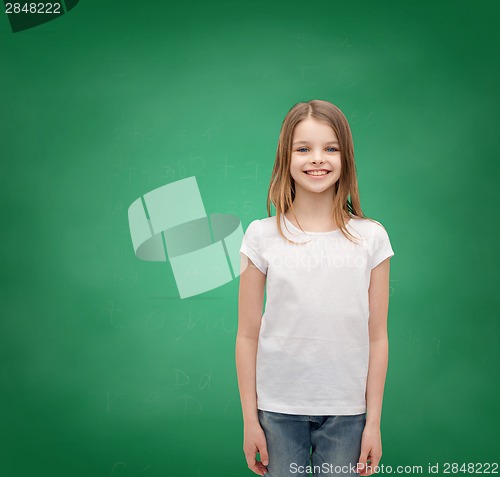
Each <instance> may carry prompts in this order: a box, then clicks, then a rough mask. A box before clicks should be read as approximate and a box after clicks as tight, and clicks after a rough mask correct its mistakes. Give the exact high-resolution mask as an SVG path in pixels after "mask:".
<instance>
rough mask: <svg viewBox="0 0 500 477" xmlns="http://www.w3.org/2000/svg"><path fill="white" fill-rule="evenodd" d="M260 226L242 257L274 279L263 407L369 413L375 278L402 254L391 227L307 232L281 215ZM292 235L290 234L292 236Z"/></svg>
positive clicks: (264, 343)
mask: <svg viewBox="0 0 500 477" xmlns="http://www.w3.org/2000/svg"><path fill="white" fill-rule="evenodd" d="M281 224H282V230H283V233H284V234H285V236H287V237H289V238H290V239H291V240H293V241H295V242H308V243H306V244H303V245H294V244H290V243H289V242H287V241H286V240H285V239H284V238H283V237H282V236H281V235H280V234H279V232H278V227H277V224H276V217H275V216H273V217H266V218H264V219H260V220H254V221H253V222H252V223H251V224H250V225H249V226H248V228H247V230H246V232H245V236H244V238H243V241H242V245H241V248H240V252H242V253H243V254H245V255H246V256H247V257H249V258H250V259H251V260H252V262H253V263H254V264H255V266H256V267H257V268H259V270H261V271H262V272H263V273H266V274H267V280H266V304H265V311H264V314H263V316H262V322H261V328H260V334H259V341H258V350H257V362H256V387H257V407H258V409H261V410H264V411H273V412H280V413H287V414H304V415H353V414H362V413H364V412H366V396H365V392H366V379H367V374H368V359H369V334H368V318H369V301H368V288H369V285H370V272H371V270H372V269H373V268H374V267H376V266H377V265H378V264H380V263H381V262H382V261H383V260H385V259H386V258H388V257H392V256H393V255H394V252H393V250H392V247H391V243H390V241H389V236H388V234H387V232H386V230H385V228H383V226H381V225H379V224H377V223H374V222H372V221H370V220H368V219H358V218H351V219H350V221H349V222H348V224H347V228H348V230H349V231H350V232H351V233H352V234H353V235H354V236H355V237H359V238H361V239H362V241H359V240H358V241H359V242H360V244H359V245H357V244H354V243H352V242H351V241H349V240H348V239H347V238H346V237H345V236H344V235H343V233H342V232H341V231H340V230H335V231H332V232H307V235H304V233H303V232H302V231H301V230H300V229H299V228H297V227H295V226H294V225H293V224H292V223H291V222H290V221H289V220H288V219H287V218H285V216H281ZM287 228H288V230H287Z"/></svg>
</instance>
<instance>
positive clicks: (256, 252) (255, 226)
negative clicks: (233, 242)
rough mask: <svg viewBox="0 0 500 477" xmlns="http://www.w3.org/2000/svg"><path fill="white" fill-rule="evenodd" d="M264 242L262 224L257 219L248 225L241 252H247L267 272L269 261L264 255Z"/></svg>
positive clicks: (261, 269) (256, 264)
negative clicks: (267, 261)
mask: <svg viewBox="0 0 500 477" xmlns="http://www.w3.org/2000/svg"><path fill="white" fill-rule="evenodd" d="M262 243H263V242H262V237H261V225H260V221H259V220H258V219H257V220H254V221H253V222H251V223H250V225H249V226H248V227H247V230H246V232H245V235H244V236H243V241H242V243H241V248H240V252H241V253H243V254H245V255H246V256H247V257H248V258H249V259H250V260H251V261H252V262H253V263H254V264H255V266H256V267H257V268H258V269H259V270H260V271H261V272H262V273H264V274H267V263H266V260H265V259H264V257H263V255H262V253H263V250H262Z"/></svg>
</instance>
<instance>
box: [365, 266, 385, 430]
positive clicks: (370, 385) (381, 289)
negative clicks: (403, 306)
mask: <svg viewBox="0 0 500 477" xmlns="http://www.w3.org/2000/svg"><path fill="white" fill-rule="evenodd" d="M389 262H390V259H386V260H384V261H383V262H382V263H381V264H379V265H378V266H377V267H375V268H374V269H373V270H372V272H371V278H370V288H369V290H368V296H369V303H370V319H369V322H368V328H369V334H370V358H369V367H368V378H367V383H366V423H367V424H368V425H369V424H374V425H377V426H380V419H381V415H382V399H383V395H384V385H385V378H386V374H387V364H388V358H389V340H388V336H387V313H388V310H389V269H390V263H389Z"/></svg>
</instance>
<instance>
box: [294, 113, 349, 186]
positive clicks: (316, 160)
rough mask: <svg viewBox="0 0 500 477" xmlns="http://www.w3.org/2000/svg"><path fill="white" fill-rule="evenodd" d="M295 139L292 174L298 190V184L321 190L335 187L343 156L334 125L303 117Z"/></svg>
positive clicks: (296, 130) (295, 132) (296, 128)
mask: <svg viewBox="0 0 500 477" xmlns="http://www.w3.org/2000/svg"><path fill="white" fill-rule="evenodd" d="M292 143H293V144H292V157H291V163H290V174H291V175H292V177H293V179H294V181H295V191H296V193H297V191H298V189H299V188H302V189H305V190H306V191H309V192H317V193H319V192H324V191H325V190H327V189H329V188H330V187H333V186H334V185H335V183H336V182H337V181H338V180H339V178H340V168H341V160H340V150H339V142H338V138H337V135H336V134H335V132H334V131H333V129H332V128H331V126H329V125H328V124H327V123H324V122H321V121H318V120H316V119H313V118H308V119H304V120H303V121H301V122H300V123H298V124H297V126H296V127H295V131H294V134H293V140H292ZM306 171H319V173H320V174H322V175H312V174H307V173H306ZM325 171H328V172H326V174H324V172H325ZM316 174H317V173H316Z"/></svg>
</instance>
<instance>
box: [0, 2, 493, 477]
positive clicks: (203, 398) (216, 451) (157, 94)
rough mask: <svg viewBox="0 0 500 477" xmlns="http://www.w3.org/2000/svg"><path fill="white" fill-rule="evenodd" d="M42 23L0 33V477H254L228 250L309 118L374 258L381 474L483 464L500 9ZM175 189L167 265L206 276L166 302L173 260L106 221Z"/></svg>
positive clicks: (80, 17)
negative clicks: (384, 262)
mask: <svg viewBox="0 0 500 477" xmlns="http://www.w3.org/2000/svg"><path fill="white" fill-rule="evenodd" d="M57 3H59V4H60V5H61V9H62V13H61V14H59V15H52V16H53V17H52V18H49V19H47V18H41V17H40V18H34V17H33V18H24V19H23V18H20V17H18V18H13V17H12V15H15V14H7V13H5V11H4V14H3V15H2V17H1V18H0V92H1V98H2V100H1V108H0V115H1V127H0V157H1V161H2V162H1V163H2V171H1V175H0V178H1V179H0V180H1V189H0V190H1V197H2V204H3V207H2V212H1V213H2V247H1V257H2V287H1V290H2V296H1V303H2V308H1V321H0V325H1V328H0V340H1V341H0V378H1V379H0V386H1V389H0V396H1V397H0V475H1V476H6V477H28V476H29V477H33V476H37V477H45V476H50V477H68V476H71V477H80V476H85V477H87V476H89V477H131V476H144V477H148V476H150V477H160V476H162V477H163V476H170V475H176V476H181V475H182V476H184V477H211V476H221V475H222V476H226V475H227V476H232V477H234V476H246V475H248V476H249V475H253V474H252V473H251V471H250V470H249V469H248V468H247V466H246V461H245V458H244V455H243V451H242V444H243V423H242V414H241V408H240V402H239V395H238V387H237V380H236V369H235V362H234V347H235V337H236V327H237V294H238V284H239V276H238V273H237V270H235V268H234V265H235V264H234V262H233V261H231V253H230V250H233V249H234V246H235V244H237V243H238V239H239V237H240V235H238V234H241V233H242V232H243V231H244V230H245V229H246V227H247V226H248V224H249V223H250V222H251V221H252V220H254V219H256V218H262V217H265V216H266V215H267V214H266V197H267V189H268V186H269V178H270V174H271V170H272V166H273V162H274V157H275V151H276V145H277V139H278V133H279V130H280V127H281V121H282V120H283V118H284V116H285V114H286V113H287V111H288V110H289V109H290V108H291V107H292V106H293V104H295V103H296V102H298V101H306V100H310V99H325V100H328V101H331V102H333V103H334V104H336V105H337V106H339V107H340V108H341V109H342V111H343V112H344V113H345V115H346V117H347V118H348V120H349V122H350V124H351V127H352V131H353V136H354V143H355V154H356V164H357V170H358V177H359V189H360V196H361V205H362V208H363V211H364V213H365V214H366V215H367V216H369V217H372V218H374V219H376V220H379V221H380V222H381V223H382V224H384V226H385V227H386V229H387V231H388V232H389V234H390V237H391V243H392V245H393V248H394V251H395V256H394V258H393V259H392V260H391V296H390V310H389V338H390V351H389V355H390V362H389V369H388V375H387V383H386V388H385V397H384V408H383V415H382V437H383V457H382V461H381V463H382V464H384V465H386V466H393V468H394V470H393V472H394V473H395V472H396V470H395V469H396V466H397V465H404V466H412V465H417V466H418V465H421V466H422V467H423V470H422V472H420V474H423V475H426V474H428V469H427V467H428V465H429V464H431V465H435V464H439V466H440V467H439V474H443V475H444V472H445V466H446V463H449V464H451V463H458V464H462V463H476V464H481V463H487V462H498V461H499V460H500V452H499V448H498V426H499V424H500V419H499V413H498V407H497V403H498V393H499V391H500V385H499V381H498V375H499V374H500V373H499V362H500V360H499V358H500V356H499V349H500V346H499V345H500V343H499V331H500V330H499V320H498V309H499V306H500V303H499V293H498V285H499V283H498V278H497V263H498V260H497V258H496V257H497V254H496V252H495V250H496V249H495V246H496V244H497V237H498V232H499V224H498V218H497V217H498V206H499V196H498V187H497V186H498V184H497V183H498V179H499V168H500V166H499V164H500V163H499V161H498V157H497V156H498V152H497V151H498V144H497V141H498V133H497V129H498V107H499V105H500V104H499V103H500V98H499V90H498V84H499V80H500V77H499V76H500V75H499V70H500V68H499V64H498V49H499V46H500V33H499V30H498V28H497V18H498V16H499V14H500V4H499V3H498V2H494V1H488V2H487V1H478V2H475V3H474V4H471V3H470V2H466V1H463V0H460V1H442V2H435V1H434V2H431V1H429V0H425V1H418V2H416V1H415V2H413V1H410V2H389V1H380V2H369V1H362V0H356V1H344V2H332V1H326V0H325V1H324V0H321V1H317V2H312V3H305V2H298V1H296V0H288V1H286V2H285V1H277V2H264V1H261V0H257V1H252V2H244V3H241V2H240V3H238V2H202V1H192V2H166V1H160V0H158V1H144V2H137V1H129V0H121V1H117V0H110V1H105V2H104V1H97V0H81V1H79V2H78V1H71V2H70V1H69V0H66V2H64V1H61V2H57ZM4 4H5V8H7V3H6V2H4ZM2 7H3V6H2ZM20 14H21V13H20ZM9 15H10V16H9ZM25 15H28V13H25ZM37 15H43V14H42V13H39V14H37ZM189 178H195V180H196V187H197V189H196V190H197V191H198V192H199V196H197V197H195V196H194V195H192V196H191V197H192V199H193V201H195V199H196V201H197V202H196V201H195V202H196V203H195V202H193V203H192V204H191V203H190V207H191V206H192V209H190V210H198V212H199V211H200V210H202V211H204V212H205V213H206V217H207V222H206V223H204V222H200V223H199V224H198V225H199V226H200V227H201V228H199V229H196V231H195V230H194V229H193V232H192V240H193V241H192V242H190V244H189V245H188V244H183V243H179V242H178V241H177V242H176V243H177V245H176V246H177V247H178V250H179V257H181V258H182V257H184V255H183V254H184V251H185V250H184V251H183V246H184V245H185V247H189V246H190V247H191V248H192V247H193V244H196V243H198V244H199V243H206V241H207V240H212V241H213V242H214V243H216V242H217V243H218V245H217V248H214V252H213V254H210V258H211V259H213V260H215V261H217V260H218V261H217V262H216V263H218V264H220V266H221V268H220V269H219V268H218V265H217V266H215V268H214V270H215V269H217V273H216V274H215V273H214V276H213V279H214V283H216V285H213V286H212V287H211V288H210V289H208V290H206V291H203V292H201V293H200V292H195V293H194V294H192V295H190V296H186V297H184V298H183V297H181V294H180V290H179V286H180V282H179V280H177V279H176V278H178V275H176V273H175V270H181V269H182V267H183V266H184V265H182V263H181V264H179V263H180V262H177V263H175V262H174V261H171V260H159V259H158V257H161V250H165V247H167V245H168V244H167V241H168V240H174V241H175V237H170V238H169V237H163V238H162V236H161V235H160V238H159V239H158V240H159V241H158V242H157V243H153V242H149V245H147V248H145V249H143V252H144V253H145V254H146V255H145V256H149V257H151V256H153V257H156V258H157V259H155V260H147V259H144V257H143V258H140V257H138V255H137V254H136V250H135V248H134V245H133V242H132V237H131V230H130V225H129V208H130V207H131V205H132V204H134V203H135V201H139V202H136V206H137V208H136V209H134V210H136V211H139V212H140V213H139V215H137V216H136V218H137V220H138V221H139V222H138V223H140V224H144V223H146V224H147V223H148V222H147V219H148V214H149V213H150V212H151V211H150V210H149V208H148V207H149V206H150V204H152V203H153V202H151V203H148V202H147V198H148V197H150V198H151V197H153V196H148V193H152V191H155V190H157V189H160V188H162V187H165V186H168V185H172V184H175V183H177V182H178V181H183V180H186V179H189ZM169 190H170V192H172V190H173V189H169ZM193 190H194V189H193ZM193 194H194V193H193ZM161 200H164V199H161ZM189 200H190V199H186V196H183V195H180V193H178V192H175V191H174V192H173V195H171V198H170V199H169V200H168V201H166V200H164V201H163V202H161V204H163V205H162V206H161V207H160V209H162V207H163V210H165V211H167V210H168V212H169V214H170V215H169V216H170V217H173V216H175V214H176V213H182V212H183V211H185V210H187V202H189ZM200 200H201V203H202V208H201V209H200V208H198V209H196V207H199V206H200ZM195 206H196V207H195ZM202 215H203V214H202ZM199 216H200V215H198V217H199ZM144 217H146V222H144ZM226 219H227V220H226ZM200 220H202V219H200ZM217 220H219V222H217ZM225 220H226V221H225ZM141 221H142V222H141ZM216 224H219V225H216ZM231 224H232V225H231ZM138 227H139V228H138V230H139V232H137V234H138V235H137V236H138V237H139V236H141V237H142V235H141V234H144V237H146V238H148V236H147V234H148V233H149V232H150V231H149V232H148V229H145V228H142V226H138ZM204 227H205V228H204ZM200 230H202V232H200ZM232 233H234V235H231V241H230V240H229V239H228V240H227V243H226V244H225V248H224V247H223V246H222V245H221V244H222V241H221V240H222V238H223V237H227V236H228V235H230V234H232ZM200 234H201V235H200ZM213 234H216V235H217V234H219V237H218V239H217V237H216V236H214V235H213ZM144 237H143V238H144ZM139 238H140V237H139ZM138 240H139V239H138ZM149 247H151V248H149ZM200 247H201V246H200ZM231 247H232V248H231ZM153 249H154V250H153ZM149 254H153V255H149ZM179 260H180V259H179ZM207 260H208V258H207ZM214 263H215V262H214ZM175 267H180V268H177V269H176V268H175ZM228 274H229V275H228ZM227 277H229V278H227ZM217 280H218V281H217ZM186 293H188V292H186ZM483 470H484V468H483ZM450 472H451V468H450ZM407 473H409V472H407ZM414 473H415V474H418V471H415V470H414Z"/></svg>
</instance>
